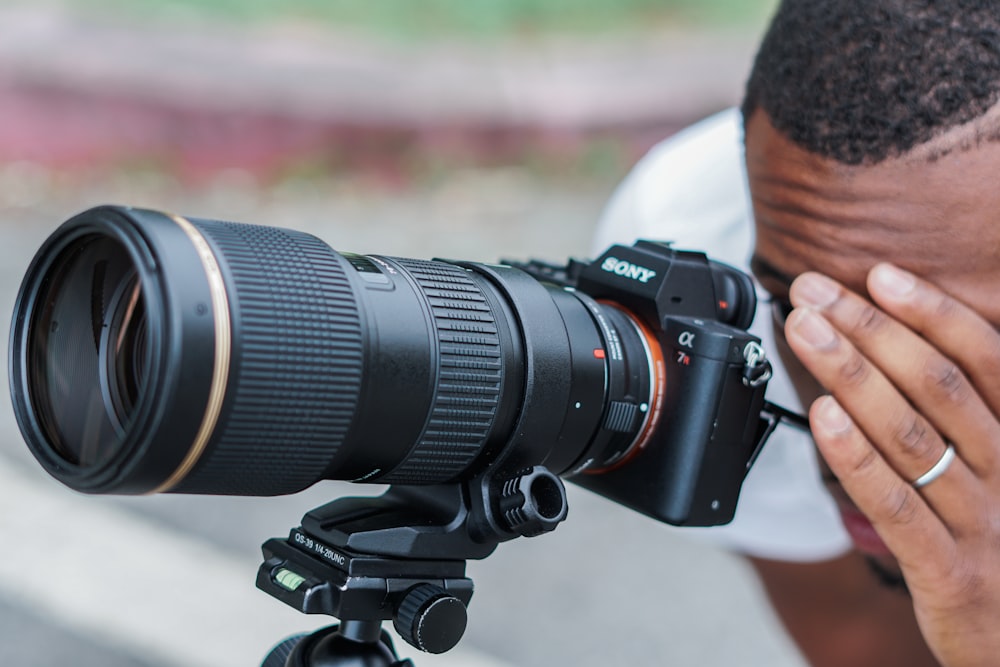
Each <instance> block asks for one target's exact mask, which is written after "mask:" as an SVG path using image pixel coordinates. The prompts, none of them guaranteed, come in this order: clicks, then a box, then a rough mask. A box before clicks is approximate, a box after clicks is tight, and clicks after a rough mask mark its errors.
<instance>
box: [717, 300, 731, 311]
mask: <svg viewBox="0 0 1000 667" xmlns="http://www.w3.org/2000/svg"><path fill="white" fill-rule="evenodd" d="M726 308H729V302H728V301H720V302H719V309H720V310H725V309H726Z"/></svg>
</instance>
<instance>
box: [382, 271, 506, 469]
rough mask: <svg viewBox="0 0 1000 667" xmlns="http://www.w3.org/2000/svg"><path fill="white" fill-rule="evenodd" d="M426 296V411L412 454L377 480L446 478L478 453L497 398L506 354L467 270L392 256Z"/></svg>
mask: <svg viewBox="0 0 1000 667" xmlns="http://www.w3.org/2000/svg"><path fill="white" fill-rule="evenodd" d="M394 261H395V262H397V263H398V264H399V265H400V266H402V267H403V268H405V269H406V271H407V272H408V273H409V274H410V276H411V277H412V278H413V280H415V281H416V283H417V285H418V286H419V287H420V289H421V290H422V291H423V293H424V294H425V295H426V297H427V300H428V302H429V304H430V307H431V313H432V316H433V318H434V329H435V332H436V334H437V341H438V346H439V351H440V358H439V361H438V363H439V372H438V377H437V385H436V387H435V391H434V400H433V404H432V407H431V411H430V415H429V418H428V421H427V425H426V427H425V429H424V432H423V433H422V434H421V437H420V441H419V442H418V443H417V445H416V446H415V447H414V448H413V450H412V451H411V453H410V455H409V456H408V457H407V458H406V459H405V460H404V461H403V462H402V463H401V464H400V465H399V466H398V467H397V468H396V469H395V470H393V471H391V472H390V473H389V474H388V475H385V476H384V477H382V478H381V479H379V481H380V482H386V483H403V484H420V483H431V482H440V481H442V480H447V479H451V478H452V477H455V476H456V475H458V474H459V473H460V472H462V471H463V470H465V469H466V468H467V467H468V466H469V464H471V463H472V461H473V459H474V458H475V457H476V456H477V455H478V454H479V453H480V451H481V450H482V448H483V445H484V444H485V443H486V440H487V438H488V437H489V434H490V432H491V429H492V427H493V423H494V420H495V418H496V414H497V407H498V405H499V402H500V388H501V384H500V383H501V378H502V375H503V357H502V352H501V348H500V336H499V333H498V329H497V322H496V317H495V315H494V313H493V309H492V308H491V307H490V304H489V301H488V300H487V298H486V296H485V295H484V294H483V292H482V290H481V289H480V287H479V285H478V284H477V283H476V282H475V281H473V279H472V278H471V277H470V274H469V273H468V272H467V271H465V270H463V269H460V268H458V267H456V266H452V265H450V264H445V263H442V262H425V261H420V260H410V259H394Z"/></svg>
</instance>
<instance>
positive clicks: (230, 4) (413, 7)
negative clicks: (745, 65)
mask: <svg viewBox="0 0 1000 667" xmlns="http://www.w3.org/2000/svg"><path fill="white" fill-rule="evenodd" d="M776 2H777V0H283V1H281V0H93V1H92V2H89V3H88V5H89V6H90V7H91V8H94V9H102V8H103V10H104V11H106V12H112V13H114V14H115V15H117V16H124V17H131V18H136V19H142V18H150V19H163V18H167V19H170V18H176V19H193V20H227V21H234V22H243V23H254V24H267V23H271V22H295V23H309V24H315V25H318V26H319V27H323V26H336V27H338V28H346V29H351V30H356V31H361V32H365V33H369V34H373V35H377V36H380V37H384V38H389V39H395V40H401V41H421V40H423V39H440V38H459V39H481V40H490V41H492V40H509V39H524V38H528V39H531V38H536V37H551V36H563V35H564V36H583V37H587V36H590V37H596V36H608V35H612V36H613V35H622V34H625V35H627V34H634V33H639V32H649V31H651V30H661V29H671V28H688V27H699V28H728V27H739V26H745V25H761V24H763V22H764V21H765V20H766V19H767V17H768V16H769V15H770V13H771V11H772V10H773V8H774V6H775V4H776Z"/></svg>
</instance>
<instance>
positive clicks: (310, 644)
mask: <svg viewBox="0 0 1000 667" xmlns="http://www.w3.org/2000/svg"><path fill="white" fill-rule="evenodd" d="M566 513H567V505H566V493H565V488H564V487H563V485H562V481H561V480H560V479H559V478H558V477H557V476H555V475H554V474H553V473H551V472H549V471H548V470H547V469H546V468H544V467H541V466H535V467H532V468H526V469H522V470H520V471H518V472H516V473H514V474H512V475H503V476H500V477H499V478H498V477H497V476H489V477H485V476H484V477H477V478H475V479H473V480H470V481H468V482H463V483H457V484H444V485H437V486H427V487H414V486H393V487H390V488H389V489H388V490H387V491H386V492H385V493H384V494H383V495H382V496H380V497H378V498H341V499H339V500H335V501H333V502H331V503H328V504H326V505H323V506H322V507H319V508H316V509H314V510H312V511H310V512H308V513H307V514H306V515H305V516H304V517H303V518H302V524H301V525H300V526H299V527H297V528H294V529H292V531H291V532H290V534H289V536H288V538H286V539H281V538H275V539H271V540H268V541H267V542H265V543H264V545H263V546H262V551H263V554H264V562H263V564H262V565H261V566H260V568H259V570H258V572H257V587H258V588H260V589H261V590H263V591H264V592H266V593H268V594H270V595H271V596H273V597H275V598H277V599H279V600H281V601H282V602H285V603H286V604H288V605H290V606H292V607H295V608H296V609H298V610H299V611H301V612H303V613H307V614H325V615H328V616H334V617H336V618H338V619H340V621H341V622H340V624H339V625H334V626H329V627H326V628H323V629H321V630H318V631H317V632H315V633H313V634H311V635H306V636H300V637H293V638H291V639H288V640H286V641H284V642H282V643H281V644H279V645H278V646H277V647H275V649H274V650H272V651H271V653H270V655H268V656H267V658H266V659H265V661H264V662H263V665H262V667H413V662H412V661H410V660H408V659H400V658H399V656H398V655H397V653H396V650H395V648H394V647H393V643H392V640H391V639H390V637H389V635H388V633H386V632H384V631H383V630H382V622H383V621H386V620H392V622H393V625H394V626H395V628H396V631H397V632H398V633H399V635H400V636H401V637H402V638H403V640H404V641H406V642H407V643H408V644H410V645H411V646H414V647H415V648H418V649H420V650H421V651H425V652H428V653H444V652H445V651H448V650H450V649H452V648H454V647H455V645H456V644H458V642H459V640H460V639H461V637H462V635H463V633H464V632H465V627H466V624H467V621H468V615H467V611H466V609H467V606H468V604H469V601H470V600H471V598H472V592H473V584H472V580H471V579H469V578H468V577H466V576H465V565H466V560H467V559H470V558H472V559H482V558H486V557H487V556H489V555H490V554H491V553H492V552H493V550H494V549H495V548H496V547H497V545H498V544H499V543H500V542H502V541H505V540H509V539H513V538H515V537H518V536H533V535H539V534H541V533H544V532H548V531H550V530H552V529H554V528H555V527H556V525H558V524H559V523H560V522H561V521H562V520H563V519H565V518H566Z"/></svg>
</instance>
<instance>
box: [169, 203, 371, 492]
mask: <svg viewBox="0 0 1000 667" xmlns="http://www.w3.org/2000/svg"><path fill="white" fill-rule="evenodd" d="M191 222H192V223H193V224H194V225H195V226H196V227H197V228H198V229H199V230H200V231H201V233H202V234H204V235H205V237H206V238H208V239H210V240H211V241H212V243H213V246H214V248H215V249H216V250H217V251H218V252H219V254H220V256H219V258H218V259H219V263H220V265H222V267H223V273H224V274H225V273H227V274H228V277H229V278H230V279H231V281H232V284H228V281H227V293H228V298H229V300H230V304H231V305H230V310H231V313H232V317H233V330H234V336H233V339H234V358H233V365H232V368H231V371H230V376H229V385H228V387H227V392H226V394H227V398H226V408H224V411H223V415H222V419H221V421H220V424H219V426H218V427H217V428H216V432H215V435H214V437H213V439H212V442H211V444H210V446H209V449H208V451H207V452H206V453H205V455H204V456H203V457H202V460H201V461H199V463H198V465H197V466H196V467H195V468H194V470H193V471H192V472H191V474H190V475H188V477H187V478H185V479H184V480H183V481H182V482H181V483H180V484H179V485H178V486H177V487H176V488H175V489H174V490H175V491H178V492H181V493H206V492H211V493H216V494H236V495H274V494H281V493H291V492H294V491H298V490H301V489H303V488H305V487H306V486H309V485H310V484H312V483H314V482H316V481H318V480H319V479H321V478H322V476H323V471H324V470H325V469H326V467H327V466H328V465H329V463H330V461H331V460H332V459H333V457H334V456H335V455H336V454H337V452H338V449H339V448H340V446H341V444H342V442H343V440H344V437H345V436H346V433H347V431H348V429H349V427H350V425H351V421H352V419H353V416H354V413H355V410H356V408H357V403H358V397H359V395H360V389H361V376H362V337H361V325H360V321H359V316H358V308H357V303H356V300H355V297H354V294H353V292H352V291H351V287H350V284H349V283H348V280H347V277H346V275H345V273H344V270H343V268H342V267H341V265H340V264H339V263H338V261H337V257H336V254H335V253H334V252H333V250H331V249H330V248H329V246H327V245H326V244H325V243H323V242H322V241H320V240H319V239H317V238H315V237H313V236H310V235H307V234H302V233H299V232H294V231H289V230H284V229H277V228H272V227H258V226H253V225H243V224H237V223H228V222H214V221H205V220H192V221H191ZM276 453H279V454H278V455H276Z"/></svg>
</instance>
